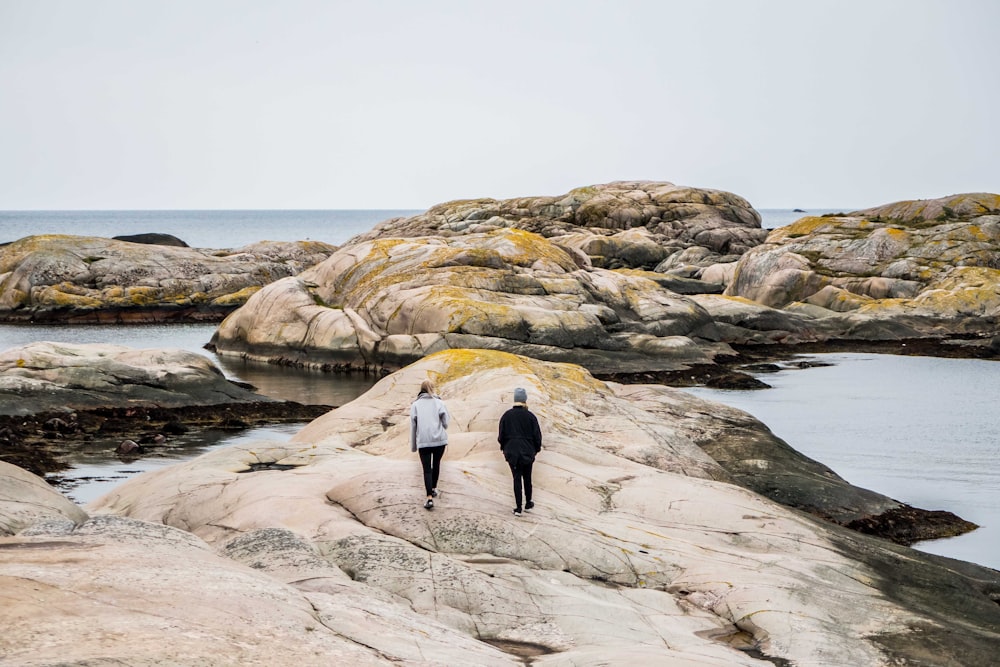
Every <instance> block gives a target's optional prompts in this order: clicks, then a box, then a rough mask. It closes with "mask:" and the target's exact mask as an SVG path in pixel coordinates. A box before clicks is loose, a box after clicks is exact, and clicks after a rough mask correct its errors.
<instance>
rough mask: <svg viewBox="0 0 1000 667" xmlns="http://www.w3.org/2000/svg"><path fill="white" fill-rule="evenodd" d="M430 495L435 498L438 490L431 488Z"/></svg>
mask: <svg viewBox="0 0 1000 667" xmlns="http://www.w3.org/2000/svg"><path fill="white" fill-rule="evenodd" d="M431 495H432V496H434V497H435V498H437V497H438V490H437V489H431Z"/></svg>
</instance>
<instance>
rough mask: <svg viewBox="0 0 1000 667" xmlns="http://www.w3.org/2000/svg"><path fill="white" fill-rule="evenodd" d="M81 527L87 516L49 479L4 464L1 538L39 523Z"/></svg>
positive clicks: (0, 497)
mask: <svg viewBox="0 0 1000 667" xmlns="http://www.w3.org/2000/svg"><path fill="white" fill-rule="evenodd" d="M52 520H54V521H60V520H65V521H71V522H73V523H74V524H80V523H83V522H84V521H86V520H87V513H86V512H84V511H83V510H82V509H80V508H79V507H78V506H77V505H76V504H74V503H73V502H71V501H70V500H69V499H67V498H66V496H64V495H62V494H61V493H59V492H58V491H56V490H55V489H54V488H52V487H51V486H50V485H48V484H47V483H46V482H45V480H43V479H42V478H41V477H38V476H36V475H32V474H31V473H29V472H27V471H26V470H22V469H21V468H18V467H17V466H15V465H11V464H9V463H6V462H4V461H0V535H15V534H17V533H18V532H19V531H21V530H22V529H23V528H27V527H28V526H31V525H32V524H35V523H38V522H39V521H52Z"/></svg>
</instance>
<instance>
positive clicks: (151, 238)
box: [111, 233, 190, 248]
mask: <svg viewBox="0 0 1000 667" xmlns="http://www.w3.org/2000/svg"><path fill="white" fill-rule="evenodd" d="M111 238H112V240H114V241H128V242H129V243H146V244H148V245H167V246H174V247H175V248H189V247H190V246H189V245H188V244H187V243H185V242H184V241H182V240H180V239H179V238H177V237H176V236H174V235H173V234H160V233H148V234H126V235H124V236H112V237H111Z"/></svg>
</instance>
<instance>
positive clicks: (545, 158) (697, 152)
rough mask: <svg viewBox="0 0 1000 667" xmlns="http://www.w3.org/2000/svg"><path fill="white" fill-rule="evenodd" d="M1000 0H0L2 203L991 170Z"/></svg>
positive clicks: (802, 186)
mask: <svg viewBox="0 0 1000 667" xmlns="http://www.w3.org/2000/svg"><path fill="white" fill-rule="evenodd" d="M998 28H1000V1H998V0H980V1H974V0H941V1H930V0H898V1H892V0H885V1H880V0H862V1H855V0H837V1H826V0H790V1H778V0H775V1H765V0H759V1H755V0H742V1H738V0H730V1H722V0H718V1H716V0H701V1H698V0H687V1H684V2H681V1H673V0H648V1H639V0H614V1H609V2H600V1H596V0H565V1H560V0H526V1H518V0H498V1H486V0H481V1H476V0H465V1H453V2H446V1H439V0H422V1H416V0H414V1H400V2H390V1H381V0H370V1H367V2H366V1H360V0H359V1H354V2H347V1H335V0H327V1H322V2H321V1H301V0H280V1H279V0H274V1H268V2H264V1H256V0H231V1H229V0H170V1H167V0H159V1H157V0H128V1H120V2H111V1H105V0H69V1H66V2H60V1H53V0H23V1H22V0H0V209H147V208H153V209H156V208H162V209H200V208H223V209H225V208H239V209H256V208H277V209H282V208H322V209H328V208H413V209H423V208H427V207H429V206H431V205H433V204H436V203H439V202H443V201H448V200H451V199H460V198H471V197H497V198H504V197H514V196H521V195H555V194H561V193H563V192H566V191H567V190H569V189H571V188H573V187H576V186H581V185H589V184H593V183H603V182H607V181H612V180H621V179H650V180H665V181H672V182H674V183H678V184H683V185H692V186H698V187H709V188H718V189H723V190H729V191H731V192H735V193H737V194H739V195H742V196H744V197H746V198H747V199H749V200H750V202H751V203H752V204H753V205H754V206H756V207H757V208H791V207H803V208H809V207H814V208H821V207H829V208H853V207H863V206H872V205H876V204H882V203H888V202H891V201H896V200H900V199H914V198H928V197H940V196H944V195H948V194H953V193H957V192H976V191H989V192H1000V125H998V118H1000V37H998Z"/></svg>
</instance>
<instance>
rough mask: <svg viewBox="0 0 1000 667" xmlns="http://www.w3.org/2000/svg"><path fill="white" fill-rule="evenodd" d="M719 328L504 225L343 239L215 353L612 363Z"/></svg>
mask: <svg viewBox="0 0 1000 667" xmlns="http://www.w3.org/2000/svg"><path fill="white" fill-rule="evenodd" d="M789 321H791V318H789ZM733 328H734V329H735V327H733ZM719 338H720V336H719V333H718V331H717V330H716V327H715V323H714V322H713V321H712V318H711V316H710V314H709V313H708V312H707V311H706V310H705V309H704V308H703V307H702V306H700V305H699V304H698V303H697V302H696V301H694V299H693V297H688V296H683V295H679V294H677V293H675V292H672V291H670V290H668V289H666V288H664V287H661V286H660V285H659V284H657V282H655V281H654V280H650V279H649V278H647V277H646V276H645V275H642V274H641V273H635V272H632V273H629V272H619V271H609V270H606V269H598V268H593V267H592V266H590V265H589V262H588V261H587V259H586V257H584V256H582V255H579V254H574V253H572V252H570V251H567V250H565V249H564V248H562V247H560V246H558V245H556V244H554V243H552V242H551V241H550V240H548V239H545V238H543V237H541V236H539V235H537V234H534V233H530V232H526V231H523V230H517V229H501V230H498V231H494V232H488V233H482V234H463V235H458V236H451V237H447V238H445V237H422V238H407V239H384V240H375V241H365V242H360V243H356V244H351V245H346V246H344V247H342V248H341V249H340V250H338V251H337V252H336V253H334V254H333V255H332V256H331V257H330V258H329V259H328V260H326V261H325V262H323V263H322V264H319V265H317V266H315V267H313V268H312V269H309V270H307V271H304V272H303V273H302V274H300V275H299V276H296V277H293V278H287V279H284V280H280V281H277V282H275V283H273V284H271V285H268V286H267V287H265V288H264V289H263V290H261V291H260V292H258V293H257V294H255V295H254V296H253V297H251V299H250V300H248V302H247V304H246V305H245V306H243V307H242V308H240V309H239V310H238V311H236V312H235V313H233V314H232V315H230V316H229V317H227V318H226V320H225V321H223V323H222V324H221V325H220V326H219V329H218V330H217V332H216V334H215V335H214V336H213V341H212V343H213V345H214V346H215V350H216V352H217V353H218V354H220V355H228V356H242V357H245V358H250V359H256V360H266V361H278V362H282V363H294V364H303V365H310V366H320V367H326V368H331V367H332V368H338V367H342V368H354V367H363V368H379V369H387V370H393V369H398V368H400V367H402V366H404V365H406V364H408V363H410V362H412V361H414V360H416V359H418V358H420V357H422V356H424V355H426V354H429V353H432V352H435V351H438V350H442V349H456V348H483V349H495V350H502V351H506V352H512V353H517V354H525V355H528V356H532V357H536V358H539V359H546V360H552V361H570V362H573V363H579V364H581V365H584V366H586V367H588V368H589V369H591V370H592V371H595V372H609V371H628V370H634V371H640V370H650V369H653V370H661V369H678V368H684V367H685V366H686V365H689V364H693V363H711V362H712V360H713V359H714V358H715V356H716V355H717V354H720V353H722V354H727V353H731V350H729V348H728V347H727V346H725V345H719V344H717V343H716V342H717V341H718V340H719ZM696 339H697V340H696Z"/></svg>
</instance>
